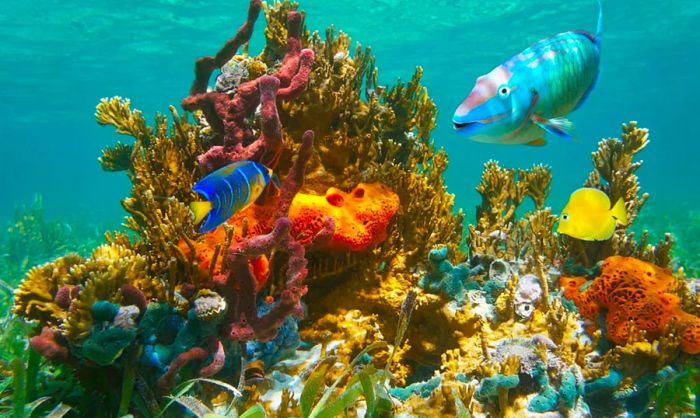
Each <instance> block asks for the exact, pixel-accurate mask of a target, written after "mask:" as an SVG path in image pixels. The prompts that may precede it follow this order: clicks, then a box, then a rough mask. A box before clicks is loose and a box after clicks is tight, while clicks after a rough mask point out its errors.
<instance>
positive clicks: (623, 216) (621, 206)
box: [611, 198, 627, 225]
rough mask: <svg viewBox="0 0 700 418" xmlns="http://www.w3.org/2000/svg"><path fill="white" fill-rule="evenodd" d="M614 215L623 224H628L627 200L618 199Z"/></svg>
mask: <svg viewBox="0 0 700 418" xmlns="http://www.w3.org/2000/svg"><path fill="white" fill-rule="evenodd" d="M611 211H612V216H613V218H615V220H617V222H618V223H620V224H621V225H627V208H626V207H625V201H624V200H622V198H619V199H618V200H617V203H615V206H613V208H612V210H611Z"/></svg>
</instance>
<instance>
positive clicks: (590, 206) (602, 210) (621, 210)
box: [557, 187, 627, 241]
mask: <svg viewBox="0 0 700 418" xmlns="http://www.w3.org/2000/svg"><path fill="white" fill-rule="evenodd" d="M618 223H620V224H622V225H627V210H626V209H625V202H624V201H623V200H622V198H620V199H619V200H618V201H617V202H616V203H615V206H613V207H612V209H611V208H610V198H609V197H608V195H606V194H605V193H604V192H602V191H600V190H598V189H593V188H590V187H583V188H581V189H578V190H576V191H575V192H573V193H572V194H571V197H570V198H569V203H567V204H566V206H565V207H564V210H563V211H562V212H561V215H560V216H559V227H558V228H557V232H559V233H560V234H565V235H568V236H570V237H574V238H578V239H582V240H584V241H604V240H607V239H610V237H612V235H613V232H615V225H617V224H618Z"/></svg>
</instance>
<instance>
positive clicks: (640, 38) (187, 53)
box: [0, 0, 700, 226]
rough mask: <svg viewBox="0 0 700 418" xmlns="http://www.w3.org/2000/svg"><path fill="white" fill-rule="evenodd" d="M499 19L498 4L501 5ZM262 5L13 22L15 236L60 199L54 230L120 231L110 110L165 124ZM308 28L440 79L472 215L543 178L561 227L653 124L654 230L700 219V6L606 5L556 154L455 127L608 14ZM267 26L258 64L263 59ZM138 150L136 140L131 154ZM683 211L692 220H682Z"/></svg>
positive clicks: (371, 13)
mask: <svg viewBox="0 0 700 418" xmlns="http://www.w3.org/2000/svg"><path fill="white" fill-rule="evenodd" d="M486 3H488V4H486ZM246 7H247V2H246V1H243V0H239V1H234V2H215V1H211V0H207V1H197V2H192V1H184V0H159V1H149V2H147V3H146V5H144V2H142V1H135V0H120V1H115V0H107V1H100V2H87V3H86V2H77V1H62V2H58V1H51V0H34V1H32V2H3V5H2V8H0V38H1V39H2V42H0V80H1V84H0V92H1V93H0V96H1V97H2V100H0V118H1V119H0V123H1V124H2V134H1V135H2V144H3V157H4V158H3V159H2V161H3V163H2V164H1V165H0V186H2V191H3V199H2V202H3V204H2V205H0V221H3V220H5V219H7V218H8V217H9V216H11V214H12V213H13V211H14V207H15V206H16V205H18V204H26V203H30V202H31V201H32V199H33V195H34V194H35V193H40V194H42V195H43V196H44V206H45V207H46V209H47V212H48V213H49V214H51V215H55V216H61V217H65V218H73V219H80V220H81V221H84V222H102V223H106V224H107V225H110V226H117V225H118V224H119V222H120V221H121V218H122V217H123V213H122V210H121V207H120V205H119V203H118V201H119V199H120V198H122V197H123V196H125V195H126V194H127V193H128V191H129V184H128V180H127V178H126V176H125V175H124V174H123V173H105V172H102V171H101V169H100V167H99V164H98V163H97V157H98V156H99V151H100V149H101V148H102V147H103V146H104V145H107V144H113V143H115V142H116V140H117V139H121V138H118V137H117V135H115V134H114V133H113V131H112V129H111V128H102V127H100V126H98V125H97V124H96V123H95V122H94V117H93V114H94V106H95V105H96V104H97V102H98V101H99V99H100V98H102V97H108V96H113V95H120V96H123V97H128V98H130V99H131V100H132V106H133V107H135V108H139V109H142V110H143V111H144V113H145V115H147V116H148V117H149V120H152V117H153V115H154V114H155V112H156V111H167V105H168V104H178V103H179V101H180V99H182V98H183V97H184V96H185V95H186V94H187V91H188V89H189V85H190V82H191V80H192V66H193V62H194V60H195V59H196V58H197V57H199V56H201V55H204V54H211V53H213V52H215V51H216V49H217V48H218V47H219V45H220V44H221V42H222V41H223V40H225V39H227V38H228V37H230V36H231V35H232V34H233V31H234V29H235V28H236V27H237V26H238V25H239V24H240V23H241V21H242V18H243V16H245V11H246ZM301 8H302V9H304V10H306V12H307V14H308V18H307V20H306V24H307V27H308V28H310V29H312V30H313V29H320V30H323V29H325V28H326V27H327V26H329V25H331V24H335V25H336V27H337V28H339V29H343V30H344V31H346V32H348V33H349V34H350V35H351V36H352V37H353V39H354V40H358V41H361V42H362V44H363V45H370V46H371V47H372V49H373V51H374V53H375V54H376V56H377V64H378V66H379V68H380V78H381V81H382V82H387V83H389V82H393V80H395V79H396V78H397V77H400V78H402V79H404V80H405V79H408V78H409V77H410V76H411V74H412V72H413V68H414V67H415V66H416V65H420V66H422V67H423V68H424V70H425V77H424V83H425V84H426V85H427V86H428V88H429V90H430V94H431V96H432V98H433V99H434V100H435V102H436V103H437V106H438V109H439V112H440V113H439V118H438V123H437V128H436V129H435V130H434V132H433V135H434V138H435V139H436V141H437V144H438V145H440V146H444V147H445V148H446V149H447V151H448V153H449V156H450V160H451V165H450V168H449V170H448V173H447V182H448V185H449V188H450V191H451V192H452V193H455V194H456V195H457V198H456V200H457V206H458V207H463V208H465V210H466V211H467V219H468V220H471V219H472V217H473V207H474V205H475V204H476V203H477V202H478V195H477V193H476V192H474V191H473V188H474V186H475V185H476V184H477V183H478V181H479V176H480V174H481V170H482V164H483V163H484V162H485V161H487V160H488V159H492V158H493V159H497V160H499V161H501V162H502V163H503V164H504V165H507V166H517V167H527V166H530V165H532V164H534V163H545V164H549V165H551V166H552V168H553V172H554V183H553V192H552V196H551V198H550V200H549V204H550V205H552V207H553V208H554V209H555V211H559V210H560V208H561V207H562V205H563V204H564V203H565V201H566V199H567V198H568V196H569V194H570V193H571V191H572V190H574V189H575V188H577V187H578V186H579V185H580V184H581V183H582V182H583V180H584V179H585V177H586V176H587V173H588V171H589V170H590V167H591V166H590V153H591V152H592V151H593V150H595V148H596V143H597V141H598V139H599V138H601V137H604V136H617V135H619V132H620V124H621V123H622V122H626V121H628V120H631V119H634V120H638V121H639V124H640V126H644V127H648V128H649V129H650V130H651V145H650V146H649V147H648V148H647V149H646V150H645V151H644V152H643V154H642V155H643V158H644V160H645V164H644V167H643V168H642V169H641V170H640V171H639V176H640V178H641V183H642V187H643V189H644V190H645V191H648V192H649V193H650V194H651V195H652V198H651V199H650V200H649V202H648V206H647V208H645V211H646V212H647V215H649V216H650V217H654V216H656V214H658V215H659V216H661V214H666V215H668V213H671V215H670V217H671V218H672V219H676V220H681V225H682V219H683V218H682V217H683V211H685V210H686V209H688V208H697V207H699V206H700V193H699V191H700V186H698V183H697V182H698V180H697V179H698V178H700V176H698V174H700V171H699V170H698V169H697V165H696V163H697V159H698V151H700V141H699V139H700V138H698V133H697V128H693V122H694V120H695V118H696V108H697V105H696V103H697V99H698V97H700V83H699V81H700V80H699V79H698V75H697V74H698V72H697V63H698V59H697V53H698V52H700V33H699V32H698V31H697V28H696V25H697V22H698V18H700V2H697V1H694V0H672V1H667V2H661V1H648V2H630V1H610V0H609V1H604V5H603V8H604V18H603V19H604V32H603V40H602V48H603V50H602V51H603V52H602V53H603V55H602V64H601V77H600V81H599V83H598V86H597V88H596V90H595V91H594V92H593V94H592V95H591V96H590V98H589V100H588V102H587V103H586V104H585V105H584V106H583V107H582V108H581V109H579V110H578V111H576V112H575V113H573V114H572V115H571V120H572V121H573V122H574V123H575V125H576V127H577V132H578V140H577V141H576V142H574V143H567V142H564V141H562V140H559V139H557V138H548V140H549V142H550V143H549V145H547V146H546V147H537V148H535V147H524V146H497V145H489V144H478V143H474V142H469V141H467V140H465V139H464V138H461V137H459V136H458V135H457V134H456V133H455V132H454V131H453V129H452V126H451V116H452V113H453V111H454V108H455V107H456V106H457V104H458V103H459V102H460V101H461V100H462V99H463V98H464V96H466V94H467V93H468V92H469V90H470V89H471V87H472V86H473V82H474V80H475V78H476V77H477V76H479V75H481V74H484V73H486V72H488V71H490V70H491V69H492V68H493V67H495V66H496V65H498V64H499V63H500V62H502V61H503V60H505V59H507V58H508V57H510V56H511V55H513V54H515V53H518V52H519V51H520V50H522V49H524V48H525V47H526V46H528V45H529V44H530V43H532V42H534V41H536V40H538V39H540V38H542V37H545V36H548V35H552V34H554V33H557V32H560V31H565V30H569V29H586V30H589V31H594V30H595V24H596V16H597V4H596V2H595V1H594V0H576V1H555V0H542V1H538V2H532V1H525V0H520V1H516V0H510V1H503V0H495V1H489V2H483V1H475V0H457V1H431V2H427V1H422V2H417V1H399V0H391V1H372V2H369V1H364V0H363V1H357V0H353V1H348V0H345V1H333V2H328V1H317V0H307V1H303V2H302V4H301ZM262 25H263V23H262V22H258V26H257V31H256V35H255V36H256V37H255V42H254V44H253V45H252V51H257V50H258V48H259V46H260V45H261V43H262V42H261V37H262V30H261V29H262ZM124 140H128V139H127V138H124ZM679 208H680V209H681V210H680V211H678V209H679Z"/></svg>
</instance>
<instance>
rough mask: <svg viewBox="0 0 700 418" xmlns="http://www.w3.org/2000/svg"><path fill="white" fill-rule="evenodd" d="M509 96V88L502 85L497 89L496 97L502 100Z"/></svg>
mask: <svg viewBox="0 0 700 418" xmlns="http://www.w3.org/2000/svg"><path fill="white" fill-rule="evenodd" d="M509 94H510V87H508V86H506V85H503V86H501V87H499V88H498V95H499V96H501V97H502V98H506V97H508V95H509Z"/></svg>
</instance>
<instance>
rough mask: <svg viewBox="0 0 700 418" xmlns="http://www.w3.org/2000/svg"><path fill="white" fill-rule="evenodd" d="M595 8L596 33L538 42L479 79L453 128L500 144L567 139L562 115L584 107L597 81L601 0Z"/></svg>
mask: <svg viewBox="0 0 700 418" xmlns="http://www.w3.org/2000/svg"><path fill="white" fill-rule="evenodd" d="M598 8H599V9H598V29H597V32H596V34H595V35H593V34H591V33H589V32H586V31H582V30H577V31H569V32H563V33H560V34H558V35H555V36H552V37H549V38H545V39H542V40H540V41H538V42H536V43H535V44H533V45H531V46H530V47H529V48H527V49H525V50H524V51H522V52H521V53H519V54H517V55H515V56H513V57H512V58H510V59H509V60H507V61H505V62H504V63H503V64H501V65H499V66H498V67H496V68H495V69H493V70H492V71H491V72H490V73H488V74H486V75H483V76H481V77H479V78H477V79H476V85H475V86H474V88H473V89H472V91H471V92H470V93H469V96H467V98H466V99H464V101H463V102H462V103H461V104H460V105H459V106H458V107H457V110H456V111H455V114H454V117H453V118H452V122H453V123H454V127H455V129H456V130H457V131H458V132H459V133H460V134H463V135H466V136H467V137H468V138H469V139H472V140H474V141H478V142H488V143H498V144H528V145H544V144H545V140H544V134H545V132H549V133H551V134H554V135H556V136H558V137H561V138H564V139H571V138H572V137H571V130H572V128H573V125H572V124H571V122H570V121H568V120H567V119H566V115H568V114H569V113H570V112H572V111H574V110H576V109H578V108H579V107H580V106H581V105H582V104H583V102H584V101H585V100H586V98H587V97H588V95H589V94H590V93H591V91H592V90H593V88H594V87H595V84H596V81H597V79H598V67H599V63H600V35H601V31H602V21H603V9H602V5H601V3H600V0H598Z"/></svg>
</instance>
